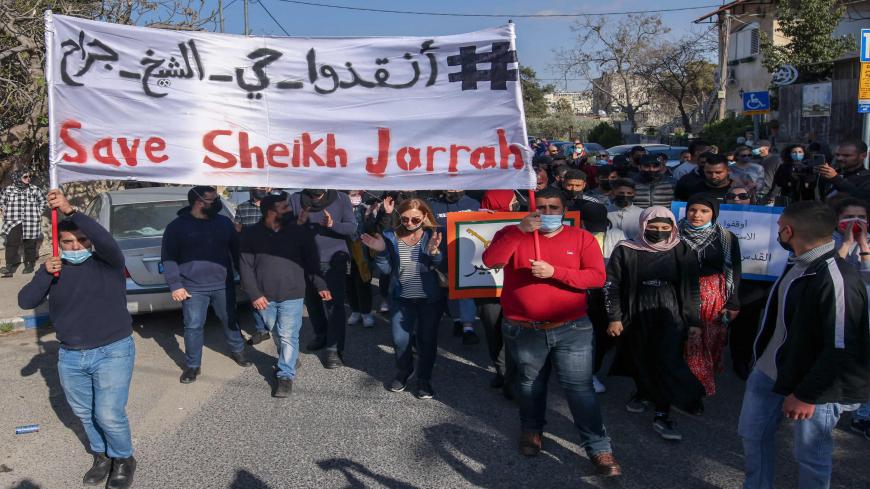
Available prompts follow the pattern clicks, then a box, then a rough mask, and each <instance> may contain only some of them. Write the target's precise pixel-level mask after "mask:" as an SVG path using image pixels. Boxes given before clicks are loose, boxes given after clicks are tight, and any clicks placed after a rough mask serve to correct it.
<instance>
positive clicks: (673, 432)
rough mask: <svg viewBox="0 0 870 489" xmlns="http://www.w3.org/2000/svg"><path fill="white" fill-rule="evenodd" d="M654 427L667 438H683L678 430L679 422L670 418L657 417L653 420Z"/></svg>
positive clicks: (675, 439)
mask: <svg viewBox="0 0 870 489" xmlns="http://www.w3.org/2000/svg"><path fill="white" fill-rule="evenodd" d="M653 429H654V430H655V431H656V433H658V434H659V436H661V437H662V438H664V439H665V440H671V441H680V440H682V439H683V435H681V434H680V433H679V432H678V431H677V423H676V422H674V421H672V420H670V419H668V418H656V420H655V421H653Z"/></svg>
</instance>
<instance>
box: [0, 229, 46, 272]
mask: <svg viewBox="0 0 870 489" xmlns="http://www.w3.org/2000/svg"><path fill="white" fill-rule="evenodd" d="M23 235H24V226H23V225H21V224H18V225H17V226H15V227H13V228H12V229H10V230H9V234H7V235H6V268H8V269H9V270H10V271H12V270H14V269H15V268H17V267H18V264H19V263H21V260H20V259H19V253H18V250H21V251H23V252H24V263H25V264H34V263H36V244H37V242H38V241H39V240H37V239H24V238H23V237H22V236H23Z"/></svg>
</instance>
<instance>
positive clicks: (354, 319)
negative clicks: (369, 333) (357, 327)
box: [347, 312, 362, 326]
mask: <svg viewBox="0 0 870 489" xmlns="http://www.w3.org/2000/svg"><path fill="white" fill-rule="evenodd" d="M361 320H362V314H360V313H358V312H352V313H351V314H350V316H349V317H348V318H347V324H349V325H351V326H353V325H354V324H357V323H359V322H360V321H361Z"/></svg>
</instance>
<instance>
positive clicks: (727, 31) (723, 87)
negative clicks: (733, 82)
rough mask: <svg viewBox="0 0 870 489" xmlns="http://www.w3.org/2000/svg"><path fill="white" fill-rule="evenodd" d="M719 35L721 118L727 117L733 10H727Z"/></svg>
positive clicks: (718, 95) (718, 94)
mask: <svg viewBox="0 0 870 489" xmlns="http://www.w3.org/2000/svg"><path fill="white" fill-rule="evenodd" d="M719 36H720V39H721V40H722V42H721V43H720V44H719V45H720V46H721V47H722V52H721V53H719V92H718V93H717V94H716V96H717V97H719V119H720V120H721V119H724V118H725V108H726V100H727V99H726V94H727V90H728V38H729V37H731V11H730V10H726V11H725V19H723V20H722V21H721V23H720V29H719Z"/></svg>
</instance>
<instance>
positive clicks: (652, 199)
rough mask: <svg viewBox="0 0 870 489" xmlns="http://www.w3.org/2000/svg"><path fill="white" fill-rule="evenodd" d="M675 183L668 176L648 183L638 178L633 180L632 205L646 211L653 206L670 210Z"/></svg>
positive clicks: (641, 177) (640, 177)
mask: <svg viewBox="0 0 870 489" xmlns="http://www.w3.org/2000/svg"><path fill="white" fill-rule="evenodd" d="M675 186H676V183H675V182H674V179H673V177H671V176H670V175H662V177H661V178H660V179H659V180H655V181H649V180H647V179H645V178H643V175H641V176H639V177H638V178H637V179H636V180H635V189H634V195H635V197H634V205H636V206H638V207H640V208H642V209H646V208H647V207H652V206H654V205H660V206H664V207H667V208H668V209H670V208H671V202H673V201H674V187H675Z"/></svg>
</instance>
